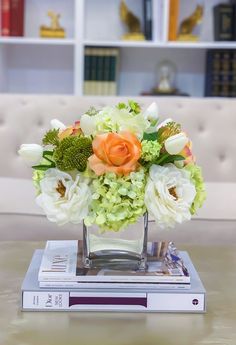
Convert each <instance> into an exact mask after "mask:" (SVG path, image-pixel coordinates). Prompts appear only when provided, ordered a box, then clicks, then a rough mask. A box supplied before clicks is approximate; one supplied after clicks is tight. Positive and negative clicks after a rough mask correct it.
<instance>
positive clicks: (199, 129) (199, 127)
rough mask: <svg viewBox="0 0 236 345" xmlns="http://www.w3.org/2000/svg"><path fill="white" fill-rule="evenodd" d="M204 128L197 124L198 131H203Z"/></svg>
mask: <svg viewBox="0 0 236 345" xmlns="http://www.w3.org/2000/svg"><path fill="white" fill-rule="evenodd" d="M204 130H205V128H204V126H203V125H199V126H198V131H199V132H201V133H202V132H204Z"/></svg>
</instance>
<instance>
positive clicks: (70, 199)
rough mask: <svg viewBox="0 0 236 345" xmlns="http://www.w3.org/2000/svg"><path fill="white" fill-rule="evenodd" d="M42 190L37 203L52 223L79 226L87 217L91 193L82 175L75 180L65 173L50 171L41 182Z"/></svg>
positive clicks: (55, 170)
mask: <svg viewBox="0 0 236 345" xmlns="http://www.w3.org/2000/svg"><path fill="white" fill-rule="evenodd" d="M40 190H41V194H40V195H39V196H38V197H37V198H36V203H37V204H38V205H39V206H40V207H42V208H43V210H44V212H45V213H46V216H47V218H48V220H50V221H51V222H56V223H57V224H58V225H64V224H66V223H68V222H71V223H73V224H78V223H81V222H82V220H83V219H84V218H85V217H86V216H87V214H88V207H89V203H90V200H91V192H90V188H89V186H88V184H87V183H86V182H85V181H84V180H83V178H82V177H81V175H80V174H77V175H76V177H75V180H73V179H72V177H71V176H70V175H69V174H67V173H65V172H62V171H60V170H58V169H48V170H47V171H46V172H45V176H44V178H43V179H42V180H41V181H40Z"/></svg>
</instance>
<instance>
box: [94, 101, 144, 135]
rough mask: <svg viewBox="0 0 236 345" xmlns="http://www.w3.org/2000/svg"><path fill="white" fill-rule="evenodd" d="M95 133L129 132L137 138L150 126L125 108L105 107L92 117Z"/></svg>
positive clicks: (142, 117)
mask: <svg viewBox="0 0 236 345" xmlns="http://www.w3.org/2000/svg"><path fill="white" fill-rule="evenodd" d="M94 121H95V126H96V131H95V132H96V133H95V134H97V133H104V132H120V131H130V132H131V133H134V134H135V135H137V136H138V137H142V135H143V132H145V130H146V129H147V128H148V127H149V126H150V124H149V122H148V120H146V119H145V118H144V116H143V115H142V114H141V113H138V114H136V113H135V112H134V111H132V112H130V111H129V109H127V108H121V109H119V108H117V107H106V108H104V109H103V110H102V111H100V112H99V113H98V114H97V115H95V116H94Z"/></svg>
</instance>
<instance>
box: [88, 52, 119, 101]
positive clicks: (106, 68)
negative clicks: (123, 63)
mask: <svg viewBox="0 0 236 345" xmlns="http://www.w3.org/2000/svg"><path fill="white" fill-rule="evenodd" d="M118 58H119V49H117V48H95V47H87V48H85V58H84V59H85V60H84V95H116V94H117V75H118Z"/></svg>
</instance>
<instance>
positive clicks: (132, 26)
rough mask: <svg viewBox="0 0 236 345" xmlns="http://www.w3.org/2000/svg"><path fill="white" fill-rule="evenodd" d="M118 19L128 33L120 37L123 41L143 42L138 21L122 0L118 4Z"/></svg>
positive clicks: (143, 38)
mask: <svg viewBox="0 0 236 345" xmlns="http://www.w3.org/2000/svg"><path fill="white" fill-rule="evenodd" d="M120 18H121V20H122V22H123V23H125V24H126V26H127V28H128V33H126V34H124V35H123V36H122V39H123V40H132V41H133V40H134V41H143V40H145V37H144V34H143V33H142V32H141V25H140V20H139V19H138V17H136V16H135V15H134V14H133V13H132V12H131V11H130V10H129V9H128V7H127V5H126V3H125V1H124V0H122V1H121V4H120Z"/></svg>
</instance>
